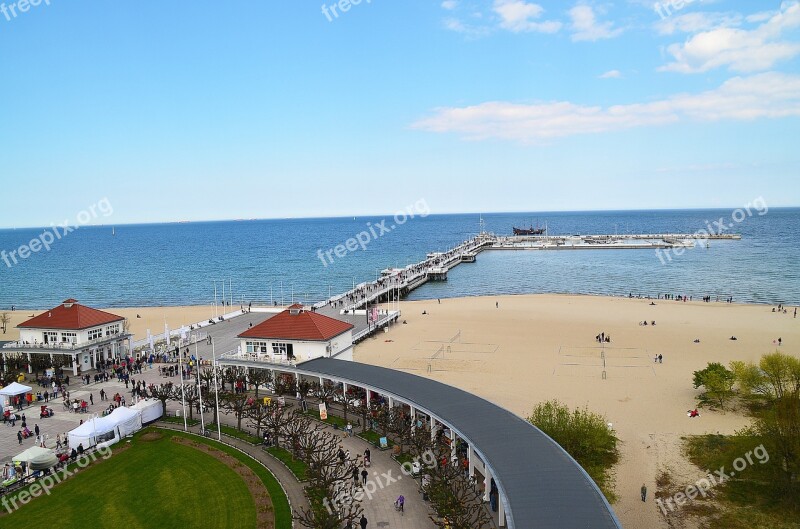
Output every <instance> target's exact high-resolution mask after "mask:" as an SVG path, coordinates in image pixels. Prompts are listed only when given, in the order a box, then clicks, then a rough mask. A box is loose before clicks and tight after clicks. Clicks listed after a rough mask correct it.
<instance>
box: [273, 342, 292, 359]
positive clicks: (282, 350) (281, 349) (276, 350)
mask: <svg viewBox="0 0 800 529" xmlns="http://www.w3.org/2000/svg"><path fill="white" fill-rule="evenodd" d="M272 354H274V355H276V356H278V355H279V356H285V357H286V358H294V348H293V347H292V344H290V343H276V342H273V343H272Z"/></svg>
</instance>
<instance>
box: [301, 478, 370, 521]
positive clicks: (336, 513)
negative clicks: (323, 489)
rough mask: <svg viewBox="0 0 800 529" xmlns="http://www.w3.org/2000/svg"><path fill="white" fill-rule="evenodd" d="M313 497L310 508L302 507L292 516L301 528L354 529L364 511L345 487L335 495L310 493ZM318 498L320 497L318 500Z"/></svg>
mask: <svg viewBox="0 0 800 529" xmlns="http://www.w3.org/2000/svg"><path fill="white" fill-rule="evenodd" d="M309 495H312V496H314V498H313V499H312V500H311V508H310V509H308V508H305V507H302V508H301V509H300V511H299V512H298V513H297V514H295V515H294V519H295V520H296V521H297V523H299V524H300V526H302V527H308V528H309V529H340V528H341V527H355V526H356V525H355V524H356V523H357V522H358V519H359V518H360V517H361V514H362V513H363V512H364V509H363V508H362V507H361V504H360V503H358V502H357V501H356V500H355V499H354V498H353V496H352V495H351V494H350V492H349V491H348V490H347V488H346V487H344V488H343V489H342V491H341V492H340V493H339V494H337V495H331V496H333V497H332V498H328V497H327V496H328V495H327V494H319V493H318V492H316V491H311V493H310V494H309ZM320 496H321V497H322V498H321V499H320Z"/></svg>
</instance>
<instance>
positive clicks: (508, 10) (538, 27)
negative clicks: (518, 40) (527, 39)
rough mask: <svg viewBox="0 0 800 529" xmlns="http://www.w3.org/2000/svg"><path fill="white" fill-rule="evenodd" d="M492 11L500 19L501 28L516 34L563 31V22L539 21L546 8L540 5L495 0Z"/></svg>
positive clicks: (518, 0) (521, 1)
mask: <svg viewBox="0 0 800 529" xmlns="http://www.w3.org/2000/svg"><path fill="white" fill-rule="evenodd" d="M492 9H493V11H494V12H495V13H496V14H497V15H498V16H499V17H500V27H502V28H503V29H507V30H509V31H513V32H515V33H518V32H523V31H536V32H539V33H556V32H557V31H558V30H560V29H561V22H558V21H555V20H541V21H540V20H539V19H540V18H541V16H542V14H543V13H544V8H543V7H542V6H540V5H539V4H534V3H530V2H525V1H524V0H494V6H493V8H492Z"/></svg>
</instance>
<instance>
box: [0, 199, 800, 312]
mask: <svg viewBox="0 0 800 529" xmlns="http://www.w3.org/2000/svg"><path fill="white" fill-rule="evenodd" d="M732 213H733V210H679V211H678V210H675V211H623V212H620V211H609V212H560V213H496V214H484V215H483V220H484V222H485V228H486V230H487V231H491V232H494V233H497V234H510V232H511V228H512V226H514V225H516V226H523V225H528V224H531V223H533V224H537V222H538V223H540V224H542V225H544V223H545V222H546V223H547V225H548V228H549V232H550V233H551V234H573V233H574V234H578V233H581V234H587V233H615V232H616V233H654V232H658V233H663V232H673V233H674V232H684V233H692V232H695V231H697V230H699V229H703V228H706V227H707V225H708V223H711V222H713V221H716V220H718V219H720V218H723V219H724V222H725V224H726V225H727V224H734V225H733V226H732V227H731V228H730V229H728V230H727V231H730V232H736V233H741V234H742V240H740V241H711V244H710V248H708V249H706V248H704V247H696V248H694V249H691V250H687V251H686V252H685V253H684V254H683V255H680V256H676V255H673V256H671V257H672V259H671V260H667V259H666V258H664V262H663V263H662V260H660V259H659V258H658V257H657V255H656V254H655V252H654V251H653V250H652V249H651V250H591V251H493V252H484V253H482V254H480V255H479V256H478V260H477V263H475V264H463V265H460V266H458V267H457V268H455V269H454V270H453V271H451V272H450V275H449V280H448V281H447V282H444V283H429V284H427V285H425V286H423V287H422V288H420V289H418V290H417V291H415V292H413V293H412V294H411V296H410V298H411V299H423V298H437V297H439V298H444V297H455V296H468V295H485V294H517V293H539V292H565V293H583V294H603V295H628V294H629V293H633V294H634V295H638V294H641V295H653V296H655V295H656V294H659V293H665V292H669V293H674V294H686V295H693V296H702V295H708V294H710V295H712V296H720V297H728V296H733V298H734V301H747V302H759V303H787V304H800V271H798V262H800V260H799V258H800V209H798V208H781V209H777V208H771V209H769V211H768V212H767V213H766V214H764V215H758V213H757V212H756V211H755V210H753V211H752V215H751V216H745V218H743V219H741V217H740V218H739V219H740V220H741V222H738V223H737V222H734V221H733V220H732V217H731V215H732ZM384 219H387V222H386V224H385V226H387V227H391V226H393V225H394V226H395V228H394V229H391V230H390V231H389V232H388V233H385V234H383V235H382V236H380V237H378V238H377V239H374V240H372V241H371V242H370V243H369V244H368V246H367V248H366V250H361V249H358V250H357V251H353V252H349V253H348V254H347V255H346V256H345V257H343V258H336V257H335V255H334V262H333V263H330V262H327V263H325V264H323V259H324V253H325V251H326V250H328V249H332V248H334V247H335V246H336V245H338V244H343V243H345V241H346V240H347V239H348V238H351V237H355V236H356V234H358V233H359V232H362V231H369V226H373V227H374V226H375V225H377V224H379V223H380V222H381V221H382V220H384ZM368 223H369V225H368ZM114 228H115V232H116V235H112V226H111V225H107V226H94V227H89V226H84V227H81V228H79V229H77V230H76V231H74V232H72V233H70V234H68V235H67V236H66V237H64V238H62V239H61V240H56V241H55V242H54V243H53V244H52V247H51V249H50V250H49V251H43V250H42V251H39V252H37V253H33V254H31V255H30V256H29V257H27V258H26V259H18V262H17V263H16V264H14V263H13V261H11V260H9V261H10V264H11V265H12V266H10V267H9V266H7V263H6V262H5V261H4V260H0V308H3V309H5V308H7V307H10V306H11V305H12V304H14V305H16V306H17V307H19V308H44V307H50V306H54V305H56V304H58V303H59V302H60V301H61V300H63V299H65V298H68V297H74V298H76V299H78V300H80V301H81V302H83V303H86V304H89V305H93V306H98V307H122V306H158V305H184V304H201V303H212V302H213V300H214V286H215V284H216V287H217V292H218V296H221V292H222V281H224V282H225V293H226V298H230V290H231V287H232V295H233V299H234V304H236V305H238V304H239V303H240V302H244V303H245V304H246V303H247V302H249V301H258V302H275V301H277V302H280V301H281V300H282V301H284V302H288V301H291V300H294V301H303V302H314V301H318V300H321V299H324V298H326V297H327V296H328V294H329V292H330V293H334V294H335V293H337V292H342V291H344V290H346V289H348V288H350V287H352V285H353V283H354V282H355V283H359V282H362V281H366V280H369V279H374V278H375V276H376V274H377V273H378V271H379V270H381V269H383V268H386V267H391V266H405V265H406V264H409V263H412V262H416V261H420V260H422V259H424V257H425V255H426V254H427V253H429V252H433V251H442V250H446V249H447V248H449V247H452V246H454V245H456V244H458V243H459V242H462V241H464V240H465V239H467V238H469V237H470V236H472V235H475V234H476V233H477V232H478V231H479V216H478V215H477V214H459V215H429V216H427V217H424V218H423V217H417V218H414V219H410V220H408V221H407V222H406V223H404V224H402V225H399V224H396V223H395V221H394V219H393V218H392V217H391V216H387V217H358V218H355V219H354V218H318V219H288V220H252V221H226V222H196V223H172V224H142V225H122V226H115V227H114ZM42 231H43V228H30V229H16V230H0V250H1V251H5V252H6V255H7V254H8V253H9V252H10V251H12V250H15V249H17V248H19V247H20V245H23V244H26V243H28V242H29V241H30V240H31V239H33V238H35V237H37V236H39V234H41V233H42ZM376 233H378V230H376ZM319 250H321V251H322V254H323V258H322V259H321V258H320V257H319Z"/></svg>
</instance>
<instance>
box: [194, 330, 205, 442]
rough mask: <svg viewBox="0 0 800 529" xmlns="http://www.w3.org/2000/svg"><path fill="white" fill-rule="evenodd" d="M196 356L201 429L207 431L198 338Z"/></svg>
mask: <svg viewBox="0 0 800 529" xmlns="http://www.w3.org/2000/svg"><path fill="white" fill-rule="evenodd" d="M194 357H195V362H197V363H198V367H197V395H198V396H199V397H200V431H201V432H203V433H205V431H206V421H205V418H204V417H203V387H202V386H201V385H200V364H199V362H200V356H199V355H198V354H197V340H195V341H194Z"/></svg>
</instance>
